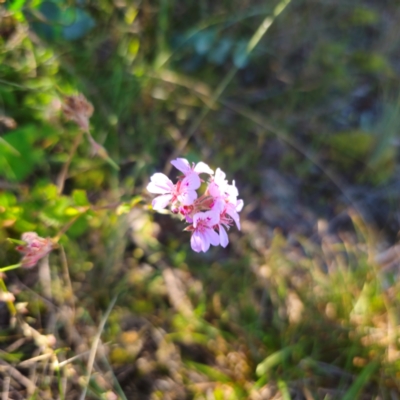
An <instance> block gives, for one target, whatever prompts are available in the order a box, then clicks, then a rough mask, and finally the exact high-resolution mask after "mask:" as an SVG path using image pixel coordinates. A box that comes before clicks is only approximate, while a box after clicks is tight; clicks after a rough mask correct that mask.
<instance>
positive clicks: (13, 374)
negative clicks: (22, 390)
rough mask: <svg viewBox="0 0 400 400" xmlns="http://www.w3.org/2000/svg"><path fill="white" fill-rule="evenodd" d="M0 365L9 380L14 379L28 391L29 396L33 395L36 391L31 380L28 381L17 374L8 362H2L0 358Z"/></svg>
mask: <svg viewBox="0 0 400 400" xmlns="http://www.w3.org/2000/svg"><path fill="white" fill-rule="evenodd" d="M0 365H2V366H3V367H5V369H6V370H7V371H8V373H9V376H10V377H11V378H14V379H15V380H16V381H17V382H19V383H20V384H21V385H22V386H25V387H26V389H27V390H28V392H29V394H33V393H34V392H35V390H36V389H37V387H36V385H35V384H34V383H33V382H32V381H31V380H29V379H28V378H27V377H26V376H24V375H22V374H21V372H19V371H18V370H17V369H15V368H14V367H13V366H12V365H10V364H9V363H8V362H6V361H4V360H2V359H1V358H0Z"/></svg>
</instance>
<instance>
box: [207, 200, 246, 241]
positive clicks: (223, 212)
mask: <svg viewBox="0 0 400 400" xmlns="http://www.w3.org/2000/svg"><path fill="white" fill-rule="evenodd" d="M238 203H239V206H235V205H233V204H232V203H229V202H227V201H224V200H223V199H222V198H219V199H217V200H216V202H215V203H214V205H213V207H212V209H213V210H215V212H217V213H218V214H219V222H218V231H219V242H220V244H221V246H222V247H226V246H227V245H228V243H229V238H228V234H227V232H226V231H227V230H229V228H230V227H231V226H232V225H233V222H235V224H236V226H237V228H238V229H239V230H240V218H239V214H238V212H237V211H238V209H239V211H240V210H241V209H242V205H243V201H242V200H239V202H238Z"/></svg>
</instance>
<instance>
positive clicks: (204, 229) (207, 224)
mask: <svg viewBox="0 0 400 400" xmlns="http://www.w3.org/2000/svg"><path fill="white" fill-rule="evenodd" d="M218 223H219V215H218V213H217V212H216V211H214V210H210V211H205V212H199V213H197V214H195V215H194V216H193V228H192V229H193V234H192V237H191V239H190V244H191V246H192V249H193V250H194V251H196V252H197V253H199V252H200V251H204V252H206V251H207V250H208V249H209V248H210V244H212V245H213V246H218V245H219V236H218V234H217V232H215V230H214V226H215V225H217V224H218Z"/></svg>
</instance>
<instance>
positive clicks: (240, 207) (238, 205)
mask: <svg viewBox="0 0 400 400" xmlns="http://www.w3.org/2000/svg"><path fill="white" fill-rule="evenodd" d="M243 204H244V203H243V200H242V199H239V200H238V201H237V203H236V211H237V212H240V211H242V209H243Z"/></svg>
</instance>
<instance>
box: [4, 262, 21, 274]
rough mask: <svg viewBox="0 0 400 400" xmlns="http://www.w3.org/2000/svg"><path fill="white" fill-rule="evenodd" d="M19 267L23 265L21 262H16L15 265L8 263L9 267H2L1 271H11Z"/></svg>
mask: <svg viewBox="0 0 400 400" xmlns="http://www.w3.org/2000/svg"><path fill="white" fill-rule="evenodd" d="M19 267H21V263H19V264H14V265H8V266H7V267H3V268H0V272H6V271H11V270H12V269H17V268H19Z"/></svg>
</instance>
